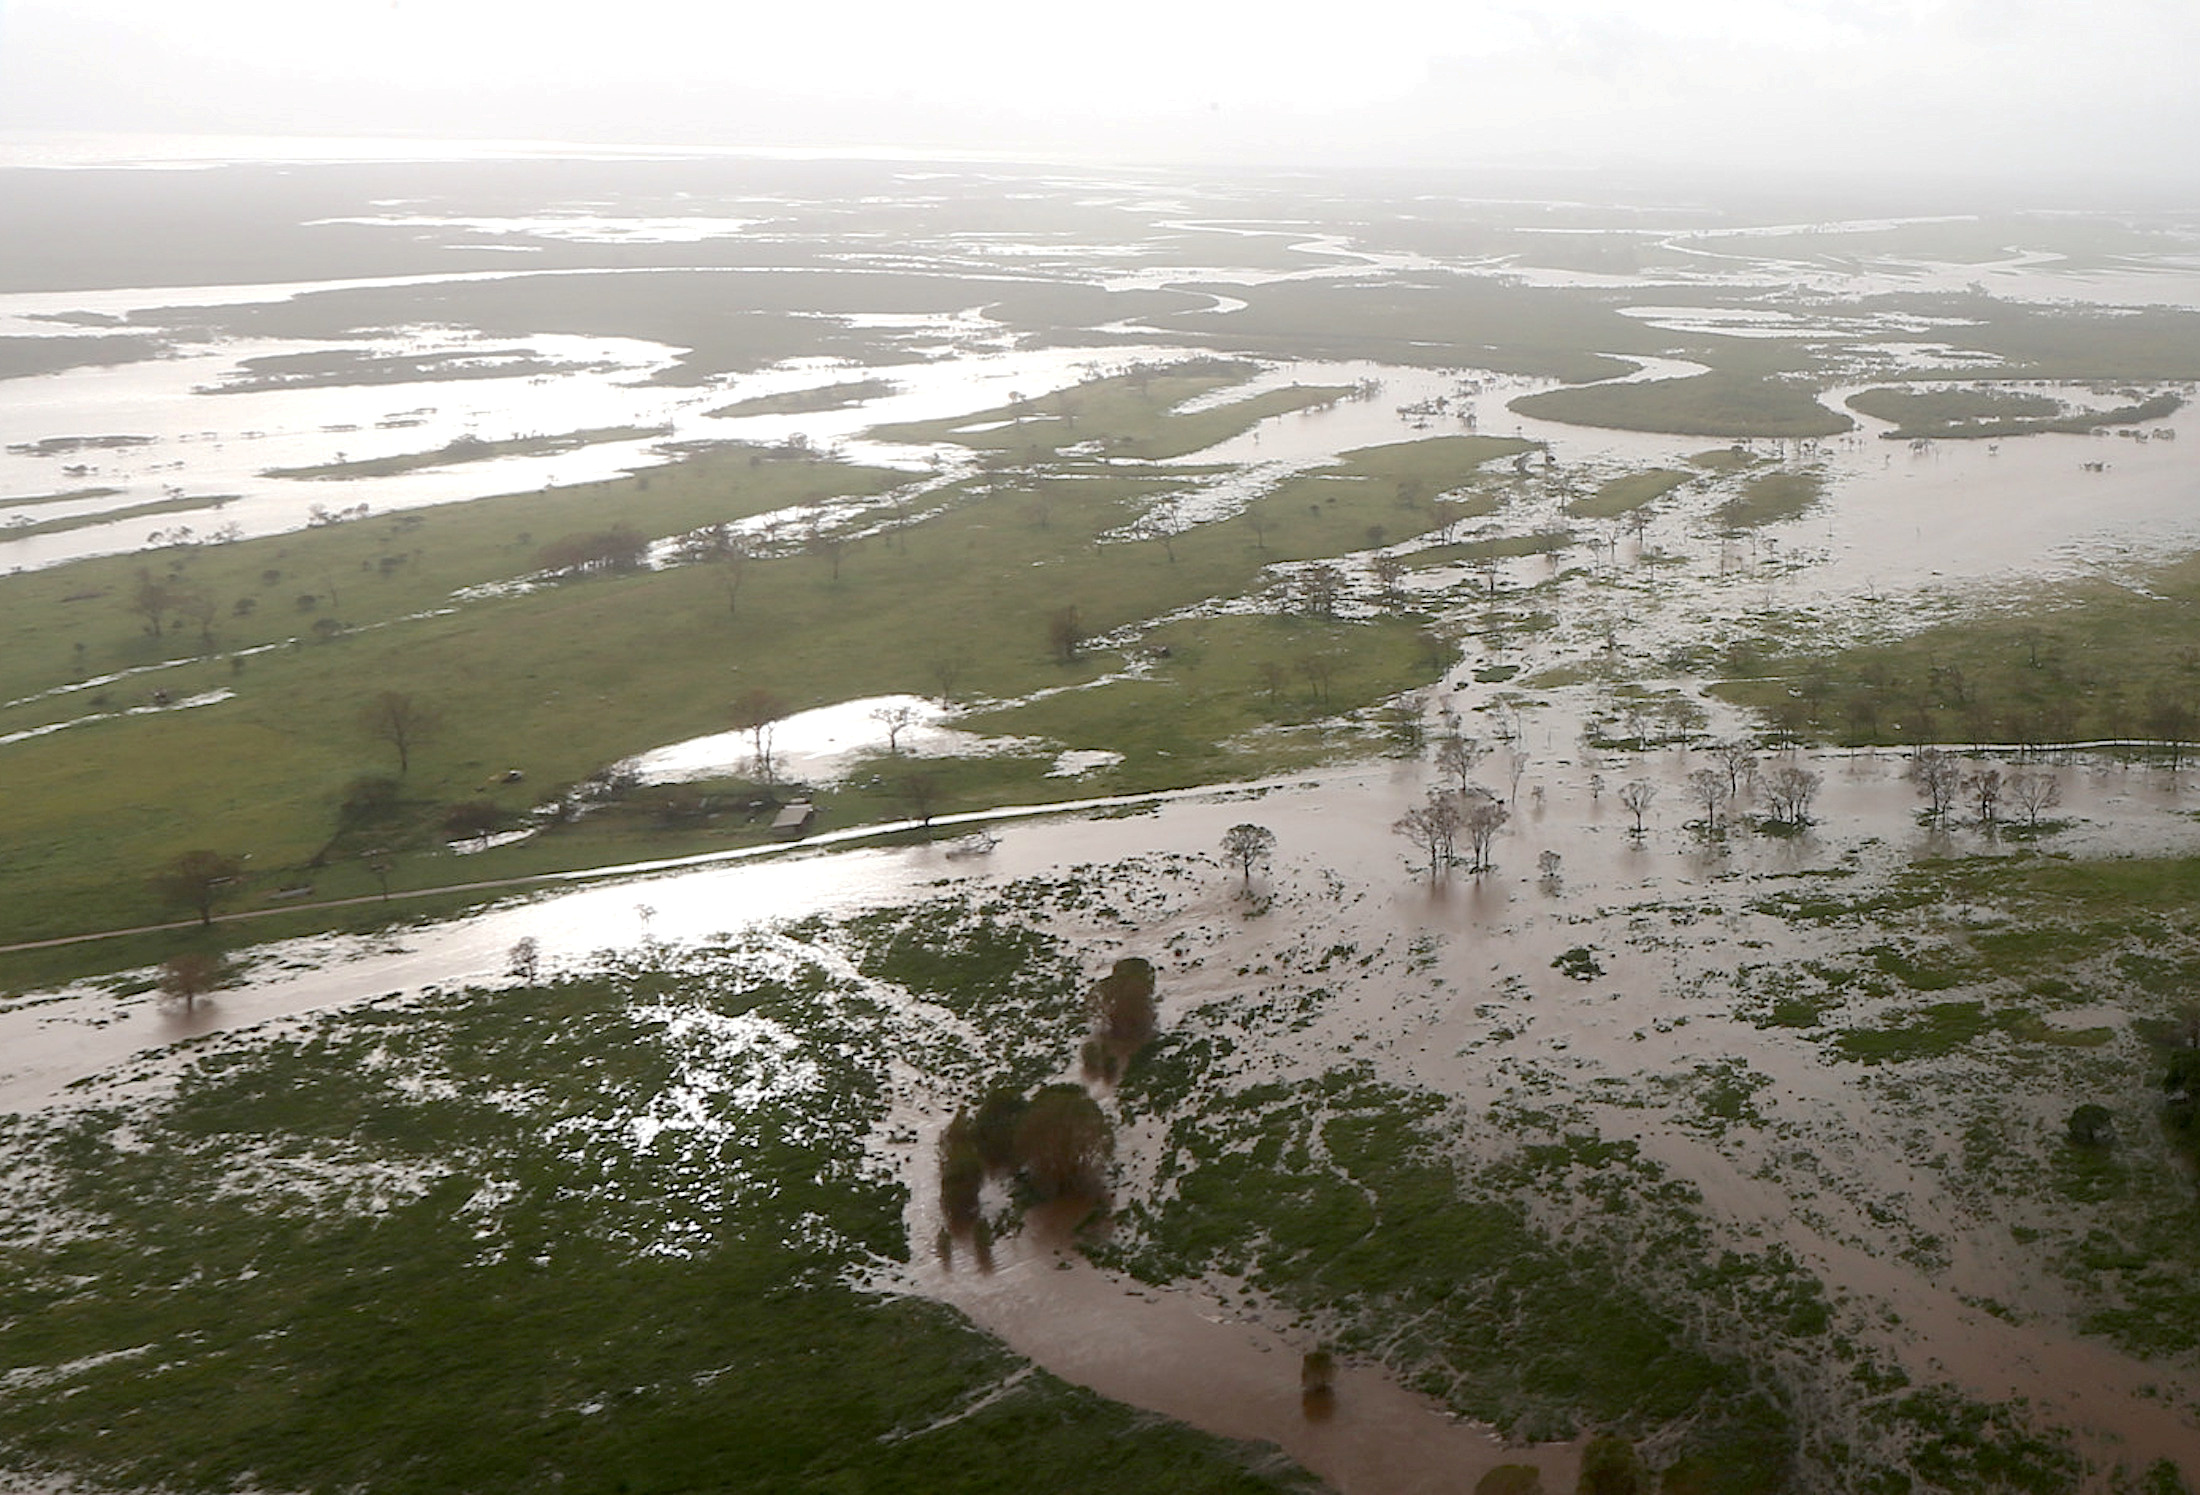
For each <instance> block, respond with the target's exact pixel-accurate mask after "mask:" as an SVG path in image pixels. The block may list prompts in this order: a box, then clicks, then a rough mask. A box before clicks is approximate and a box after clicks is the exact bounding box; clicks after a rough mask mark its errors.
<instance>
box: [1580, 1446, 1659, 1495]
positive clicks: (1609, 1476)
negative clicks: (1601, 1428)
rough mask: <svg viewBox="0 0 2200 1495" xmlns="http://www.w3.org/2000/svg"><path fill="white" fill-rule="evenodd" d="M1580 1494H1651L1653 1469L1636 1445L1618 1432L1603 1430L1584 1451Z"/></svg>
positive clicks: (1582, 1453)
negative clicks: (1639, 1455) (1637, 1453)
mask: <svg viewBox="0 0 2200 1495" xmlns="http://www.w3.org/2000/svg"><path fill="white" fill-rule="evenodd" d="M1574 1488H1575V1490H1576V1491H1578V1492H1579V1495H1648V1492H1649V1489H1650V1473H1649V1471H1648V1470H1646V1469H1644V1468H1643V1467H1642V1460H1641V1458H1640V1457H1638V1456H1637V1455H1636V1453H1635V1448H1634V1445H1633V1444H1631V1443H1629V1442H1628V1441H1627V1440H1626V1439H1625V1438H1622V1437H1620V1436H1619V1435H1618V1434H1616V1433H1599V1434H1597V1435H1596V1436H1595V1437H1594V1438H1591V1439H1590V1440H1589V1443H1588V1446H1587V1447H1586V1448H1584V1449H1582V1451H1581V1480H1580V1482H1579V1483H1578V1484H1576V1485H1575V1486H1574Z"/></svg>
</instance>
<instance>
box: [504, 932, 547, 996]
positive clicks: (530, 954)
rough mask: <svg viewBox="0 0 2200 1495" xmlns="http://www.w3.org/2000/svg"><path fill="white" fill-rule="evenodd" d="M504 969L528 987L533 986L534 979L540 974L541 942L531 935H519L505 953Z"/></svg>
mask: <svg viewBox="0 0 2200 1495" xmlns="http://www.w3.org/2000/svg"><path fill="white" fill-rule="evenodd" d="M504 969H505V970H506V971H508V972H510V973H511V974H512V976H513V977H514V978H516V979H517V980H519V981H521V982H523V983H525V984H526V985H528V986H533V985H534V984H535V977H536V976H538V975H540V974H541V972H542V942H541V941H539V940H537V939H536V938H535V937H534V936H533V935H531V934H525V935H521V936H520V937H519V938H518V939H516V940H514V941H513V942H512V948H511V949H510V950H509V951H507V952H505V958H504Z"/></svg>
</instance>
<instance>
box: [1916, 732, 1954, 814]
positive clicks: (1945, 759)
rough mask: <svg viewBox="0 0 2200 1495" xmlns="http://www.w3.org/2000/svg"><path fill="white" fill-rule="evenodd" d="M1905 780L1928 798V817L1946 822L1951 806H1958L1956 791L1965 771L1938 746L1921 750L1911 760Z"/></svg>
mask: <svg viewBox="0 0 2200 1495" xmlns="http://www.w3.org/2000/svg"><path fill="white" fill-rule="evenodd" d="M1906 777H1907V778H1908V779H1909V781H1910V782H1911V783H1912V784H1915V785H1916V786H1917V792H1918V793H1919V794H1921V795H1923V796H1924V798H1925V814H1926V818H1928V819H1931V820H1946V819H1947V818H1948V807H1949V806H1950V805H1952V804H1954V803H1955V798H1956V790H1957V787H1958V785H1959V784H1960V783H1961V782H1962V779H1963V770H1962V767H1961V766H1960V765H1959V764H1958V763H1957V762H1956V758H1955V755H1954V754H1953V753H1949V752H1945V751H1943V750H1942V749H1940V748H1935V747H1925V748H1919V749H1918V750H1917V756H1916V757H1915V758H1913V759H1911V760H1910V769H1909V773H1908V774H1907V775H1906Z"/></svg>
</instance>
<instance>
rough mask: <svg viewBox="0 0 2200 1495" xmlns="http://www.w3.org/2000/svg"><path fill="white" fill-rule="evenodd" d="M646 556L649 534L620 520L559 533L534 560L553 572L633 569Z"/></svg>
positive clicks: (584, 573)
mask: <svg viewBox="0 0 2200 1495" xmlns="http://www.w3.org/2000/svg"><path fill="white" fill-rule="evenodd" d="M648 558H649V538H648V537H647V536H646V535H644V534H642V533H641V532H640V531H639V530H636V529H634V528H632V527H631V526H628V525H624V524H614V525H613V526H611V528H609V529H606V530H596V531H593V532H591V533H584V534H573V535H561V536H559V537H558V538H557V539H555V540H552V541H551V542H550V543H549V544H547V545H545V546H543V547H542V549H541V550H540V551H539V552H538V553H537V554H536V556H535V564H536V565H538V566H540V567H541V568H542V569H543V570H545V571H548V572H550V573H551V574H552V575H554V576H587V575H592V574H595V573H599V572H609V571H635V570H639V569H640V568H641V564H642V562H643V561H645V560H647V559H648Z"/></svg>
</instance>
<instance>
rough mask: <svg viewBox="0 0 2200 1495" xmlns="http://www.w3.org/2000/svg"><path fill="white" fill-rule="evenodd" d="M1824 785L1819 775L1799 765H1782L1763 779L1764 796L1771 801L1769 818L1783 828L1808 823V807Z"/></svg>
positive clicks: (1823, 780)
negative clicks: (1770, 816)
mask: <svg viewBox="0 0 2200 1495" xmlns="http://www.w3.org/2000/svg"><path fill="white" fill-rule="evenodd" d="M1824 782H1825V778H1824V776H1823V775H1821V774H1816V773H1813V772H1811V770H1809V769H1807V768H1804V767H1802V766H1801V765H1800V764H1795V763H1783V764H1781V765H1780V766H1779V767H1778V768H1775V769H1774V770H1773V771H1772V772H1771V773H1770V774H1768V775H1766V776H1765V797H1766V798H1767V799H1770V800H1771V801H1772V818H1773V819H1774V820H1776V821H1779V822H1780V823H1782V824H1784V825H1807V824H1809V823H1810V807H1811V803H1812V801H1814V800H1816V799H1817V798H1818V789H1819V786H1820V785H1821V784H1823V783H1824Z"/></svg>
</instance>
